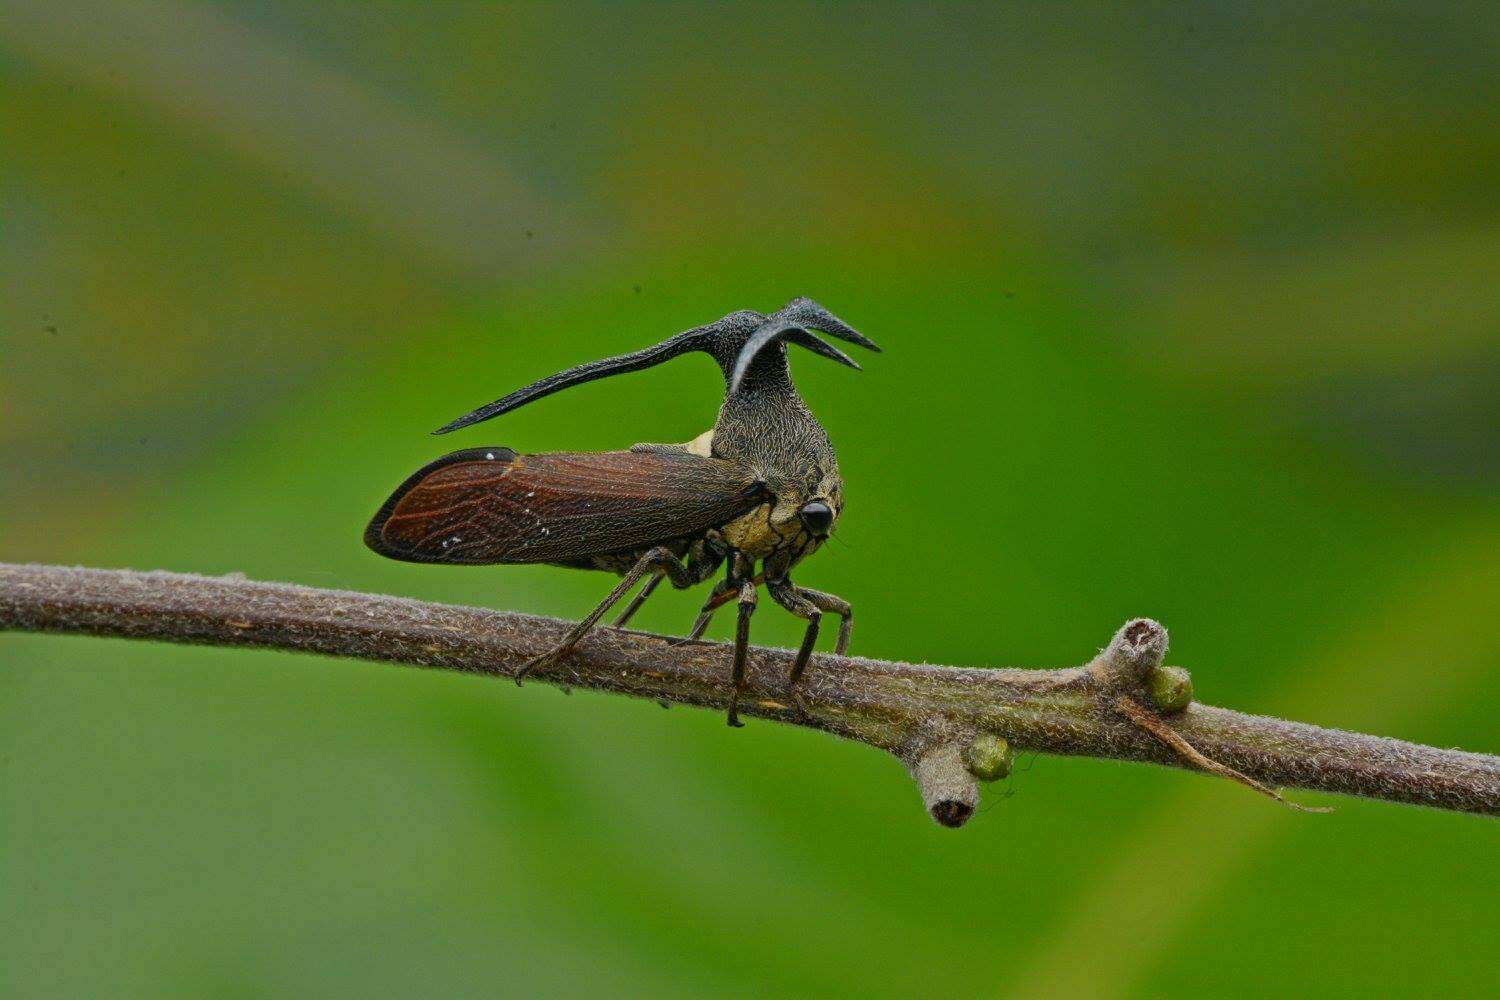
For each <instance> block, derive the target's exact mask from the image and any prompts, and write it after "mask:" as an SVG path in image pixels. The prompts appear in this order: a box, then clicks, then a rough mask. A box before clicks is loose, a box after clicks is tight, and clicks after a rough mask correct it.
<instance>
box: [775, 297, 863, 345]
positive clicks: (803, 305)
mask: <svg viewBox="0 0 1500 1000" xmlns="http://www.w3.org/2000/svg"><path fill="white" fill-rule="evenodd" d="M772 318H773V319H784V320H787V321H789V322H792V323H796V324H797V325H798V326H805V327H808V328H810V329H813V330H817V331H819V332H821V333H827V334H830V335H832V336H835V337H838V338H839V339H840V340H847V341H849V343H851V344H858V345H859V346H860V347H864V348H868V349H869V350H872V351H879V350H880V348H879V347H877V346H875V342H874V341H873V340H871V339H870V338H869V337H866V336H865V335H864V334H862V333H860V332H859V331H858V330H856V329H854V327H852V326H850V325H849V324H848V323H845V322H844V321H843V320H841V319H839V318H838V317H837V316H835V315H834V314H833V313H831V312H829V311H828V310H827V309H824V308H823V307H822V306H820V305H818V303H816V302H814V301H813V300H812V299H809V298H796V299H793V300H792V301H790V302H788V303H787V304H786V305H784V306H782V307H781V308H780V309H778V310H777V311H776V314H775V316H773V317H772Z"/></svg>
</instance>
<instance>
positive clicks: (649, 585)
mask: <svg viewBox="0 0 1500 1000" xmlns="http://www.w3.org/2000/svg"><path fill="white" fill-rule="evenodd" d="M661 581H662V576H661V574H660V573H658V574H656V575H655V576H653V577H652V578H651V579H649V580H647V581H646V585H645V586H644V587H642V588H641V589H640V592H639V593H637V594H636V595H635V596H634V597H632V598H631V599H630V603H629V604H627V605H625V610H624V611H621V612H620V617H618V618H616V619H615V621H614V625H613V626H612V627H613V628H624V627H625V623H626V622H628V621H630V619H631V618H632V617H633V616H634V615H635V613H636V612H637V611H639V610H641V605H642V604H645V603H646V598H648V597H650V596H651V592H652V591H653V590H655V589H656V588H657V587H659V586H660V585H661Z"/></svg>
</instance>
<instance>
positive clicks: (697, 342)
mask: <svg viewBox="0 0 1500 1000" xmlns="http://www.w3.org/2000/svg"><path fill="white" fill-rule="evenodd" d="M716 325H717V324H715V326H716ZM713 331H714V327H713V326H701V327H698V328H697V329H693V330H688V331H686V332H684V333H679V334H677V336H675V337H671V338H669V339H667V340H664V341H662V342H661V343H660V344H657V345H656V346H655V347H648V348H646V349H645V350H641V351H634V352H632V353H630V354H621V355H619V356H618V357H613V358H605V359H603V360H602V361H590V362H588V363H587V364H582V365H578V366H577V367H574V368H569V369H568V370H567V371H562V372H558V373H557V374H556V375H548V376H547V377H546V378H544V379H542V380H541V381H539V382H533V383H531V384H530V385H528V386H526V387H525V388H523V389H517V390H516V391H515V392H513V393H511V394H510V395H508V396H502V397H501V398H500V399H497V400H495V401H494V402H493V403H486V404H485V405H484V406H481V407H480V408H479V409H477V410H475V411H473V412H472V413H466V414H464V415H463V416H461V417H459V418H458V419H457V420H453V421H450V422H449V423H446V424H444V425H443V426H441V427H439V428H438V429H437V430H435V431H433V432H432V433H434V434H447V433H448V432H449V431H456V430H458V429H459V428H460V427H468V426H469V425H470V424H477V423H479V422H480V421H482V420H488V419H490V418H491V417H498V416H500V414H502V413H509V412H510V411H511V410H514V409H517V408H519V407H522V406H525V405H526V404H527V403H531V402H534V401H536V400H538V399H541V398H542V397H543V396H550V395H552V394H553V393H554V392H558V391H560V390H562V389H566V388H568V387H569V386H574V385H582V384H583V383H584V382H592V381H594V380H595V379H601V378H608V377H610V376H611V375H623V374H625V373H626V372H638V371H640V370H641V369H642V368H650V367H652V366H654V365H659V364H661V363H662V362H663V361H670V360H671V359H672V358H675V357H677V356H678V355H680V354H687V353H690V352H692V351H703V350H707V349H708V347H709V342H710V340H711V338H712V336H713Z"/></svg>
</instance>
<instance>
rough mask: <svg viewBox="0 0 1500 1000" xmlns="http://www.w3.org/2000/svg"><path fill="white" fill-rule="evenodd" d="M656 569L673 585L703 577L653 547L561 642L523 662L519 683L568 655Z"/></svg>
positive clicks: (684, 584)
mask: <svg viewBox="0 0 1500 1000" xmlns="http://www.w3.org/2000/svg"><path fill="white" fill-rule="evenodd" d="M653 570H655V571H656V572H657V573H659V574H664V575H665V576H666V577H667V578H668V579H669V580H671V581H672V586H674V587H691V586H692V585H693V584H694V583H698V582H700V581H701V580H702V579H703V578H702V577H701V576H700V577H696V578H695V577H694V571H693V570H691V569H689V568H688V567H687V566H684V565H683V564H682V562H681V560H679V559H678V558H677V556H675V555H674V554H673V553H672V551H671V550H670V549H668V548H666V547H665V546H660V545H659V546H657V547H656V548H654V549H651V550H650V551H648V552H646V554H645V555H643V556H641V557H640V558H639V559H637V560H636V562H635V565H634V566H632V567H630V569H629V570H628V571H627V572H626V573H625V575H624V576H622V577H621V578H620V582H619V583H617V584H615V588H614V589H613V590H611V591H610V592H609V596H608V597H606V598H605V599H604V600H603V601H601V602H600V603H599V606H598V607H596V608H595V609H594V610H593V611H590V612H589V613H588V615H587V616H586V617H585V618H584V619H583V620H582V621H580V622H579V623H578V624H577V625H574V626H573V627H572V629H570V630H569V631H568V634H567V635H566V636H564V637H563V641H562V642H560V643H558V644H557V645H556V646H555V647H554V648H552V649H550V650H548V651H547V652H545V653H543V654H542V655H540V656H534V657H532V658H531V659H529V660H527V661H526V662H525V663H523V664H521V667H520V669H519V670H517V671H516V684H517V685H518V686H519V685H520V684H521V683H522V682H523V681H525V680H526V675H527V674H529V673H531V672H532V671H533V670H535V669H537V668H538V667H549V666H551V665H552V664H554V663H556V662H557V661H558V660H560V659H562V658H563V657H564V656H566V655H567V654H568V653H569V652H570V651H571V650H572V649H573V647H574V646H575V645H577V644H578V640H579V639H582V638H583V637H584V636H585V635H587V634H588V633H589V630H590V629H592V628H593V627H594V626H595V625H597V624H598V623H599V619H600V618H603V617H604V615H605V614H606V613H608V611H609V609H610V608H612V607H614V606H615V604H616V603H618V602H619V600H620V598H622V597H624V596H625V595H626V593H628V592H629V591H630V588H631V587H634V586H635V585H636V584H637V583H639V582H640V580H641V577H643V576H645V575H646V574H647V573H650V572H652V571H653ZM710 572H712V568H710Z"/></svg>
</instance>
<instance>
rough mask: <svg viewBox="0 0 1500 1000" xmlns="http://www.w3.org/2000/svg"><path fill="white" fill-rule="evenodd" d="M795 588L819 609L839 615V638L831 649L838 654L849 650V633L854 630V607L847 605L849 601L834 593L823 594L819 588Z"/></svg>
mask: <svg viewBox="0 0 1500 1000" xmlns="http://www.w3.org/2000/svg"><path fill="white" fill-rule="evenodd" d="M797 590H798V592H799V593H801V594H802V596H803V597H805V598H807V599H808V600H809V601H812V602H813V603H814V604H816V605H817V606H818V610H819V611H826V612H828V613H829V614H831V615H838V616H839V638H838V642H837V643H836V644H835V645H834V648H833V651H834V652H835V653H837V654H838V655H840V656H843V655H844V654H845V653H847V652H849V633H850V632H852V631H854V609H853V608H851V607H849V602H848V601H846V600H844V599H843V598H842V597H838V596H836V595H834V594H825V593H824V592H823V591H821V590H812V589H810V588H808V587H798V588H797Z"/></svg>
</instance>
